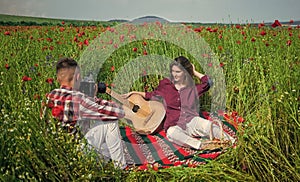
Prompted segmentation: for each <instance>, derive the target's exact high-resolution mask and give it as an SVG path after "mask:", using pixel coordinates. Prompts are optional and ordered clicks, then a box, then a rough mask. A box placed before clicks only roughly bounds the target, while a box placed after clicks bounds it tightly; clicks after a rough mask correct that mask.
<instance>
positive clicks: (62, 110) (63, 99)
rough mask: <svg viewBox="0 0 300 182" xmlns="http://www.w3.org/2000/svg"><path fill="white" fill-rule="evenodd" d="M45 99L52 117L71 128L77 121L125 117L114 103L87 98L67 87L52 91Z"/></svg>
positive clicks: (111, 119) (109, 119)
mask: <svg viewBox="0 0 300 182" xmlns="http://www.w3.org/2000/svg"><path fill="white" fill-rule="evenodd" d="M46 97H47V103H48V104H47V106H48V108H50V109H51V110H52V115H53V116H54V117H55V118H57V119H58V120H59V121H61V122H63V124H64V125H65V126H68V127H71V128H73V127H74V126H75V124H76V122H77V121H78V120H84V119H88V120H101V121H115V120H118V119H119V118H123V117H124V115H125V113H124V110H123V109H122V108H121V107H119V106H117V105H116V104H115V103H113V102H109V101H107V100H103V99H100V98H95V99H94V98H91V97H88V96H87V95H85V94H83V93H81V92H79V91H74V90H72V88H71V87H67V86H61V87H60V88H59V89H54V90H52V91H51V92H50V93H47V94H46Z"/></svg>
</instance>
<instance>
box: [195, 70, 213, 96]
mask: <svg viewBox="0 0 300 182" xmlns="http://www.w3.org/2000/svg"><path fill="white" fill-rule="evenodd" d="M211 85H212V80H211V79H210V78H209V77H208V76H207V75H204V76H203V77H202V78H201V83H200V84H197V85H196V88H197V91H198V96H201V95H203V94H204V93H205V92H207V91H208V90H209V89H210V87H211Z"/></svg>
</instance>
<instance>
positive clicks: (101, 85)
mask: <svg viewBox="0 0 300 182" xmlns="http://www.w3.org/2000/svg"><path fill="white" fill-rule="evenodd" d="M105 92H106V84H105V83H103V82H99V83H98V93H101V94H103V93H105Z"/></svg>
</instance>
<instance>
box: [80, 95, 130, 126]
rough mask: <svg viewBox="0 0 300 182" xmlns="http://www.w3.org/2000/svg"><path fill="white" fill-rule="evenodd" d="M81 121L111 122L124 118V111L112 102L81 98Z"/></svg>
mask: <svg viewBox="0 0 300 182" xmlns="http://www.w3.org/2000/svg"><path fill="white" fill-rule="evenodd" d="M80 113H81V118H82V119H94V120H102V121H113V120H118V119H120V118H123V117H124V116H125V112H124V110H123V109H122V108H121V106H118V105H117V104H115V103H114V102H109V101H107V100H104V99H100V98H96V99H93V98H89V97H83V98H82V101H81V103H80Z"/></svg>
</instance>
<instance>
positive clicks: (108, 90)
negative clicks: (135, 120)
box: [106, 88, 131, 107]
mask: <svg viewBox="0 0 300 182" xmlns="http://www.w3.org/2000/svg"><path fill="white" fill-rule="evenodd" d="M106 93H107V94H109V95H110V96H112V97H113V98H115V99H116V100H118V101H119V102H120V103H122V104H123V105H125V106H126V107H130V106H131V105H130V102H129V101H128V100H127V99H124V98H123V97H122V96H121V95H120V94H118V93H116V92H114V91H112V90H111V89H109V88H106Z"/></svg>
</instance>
